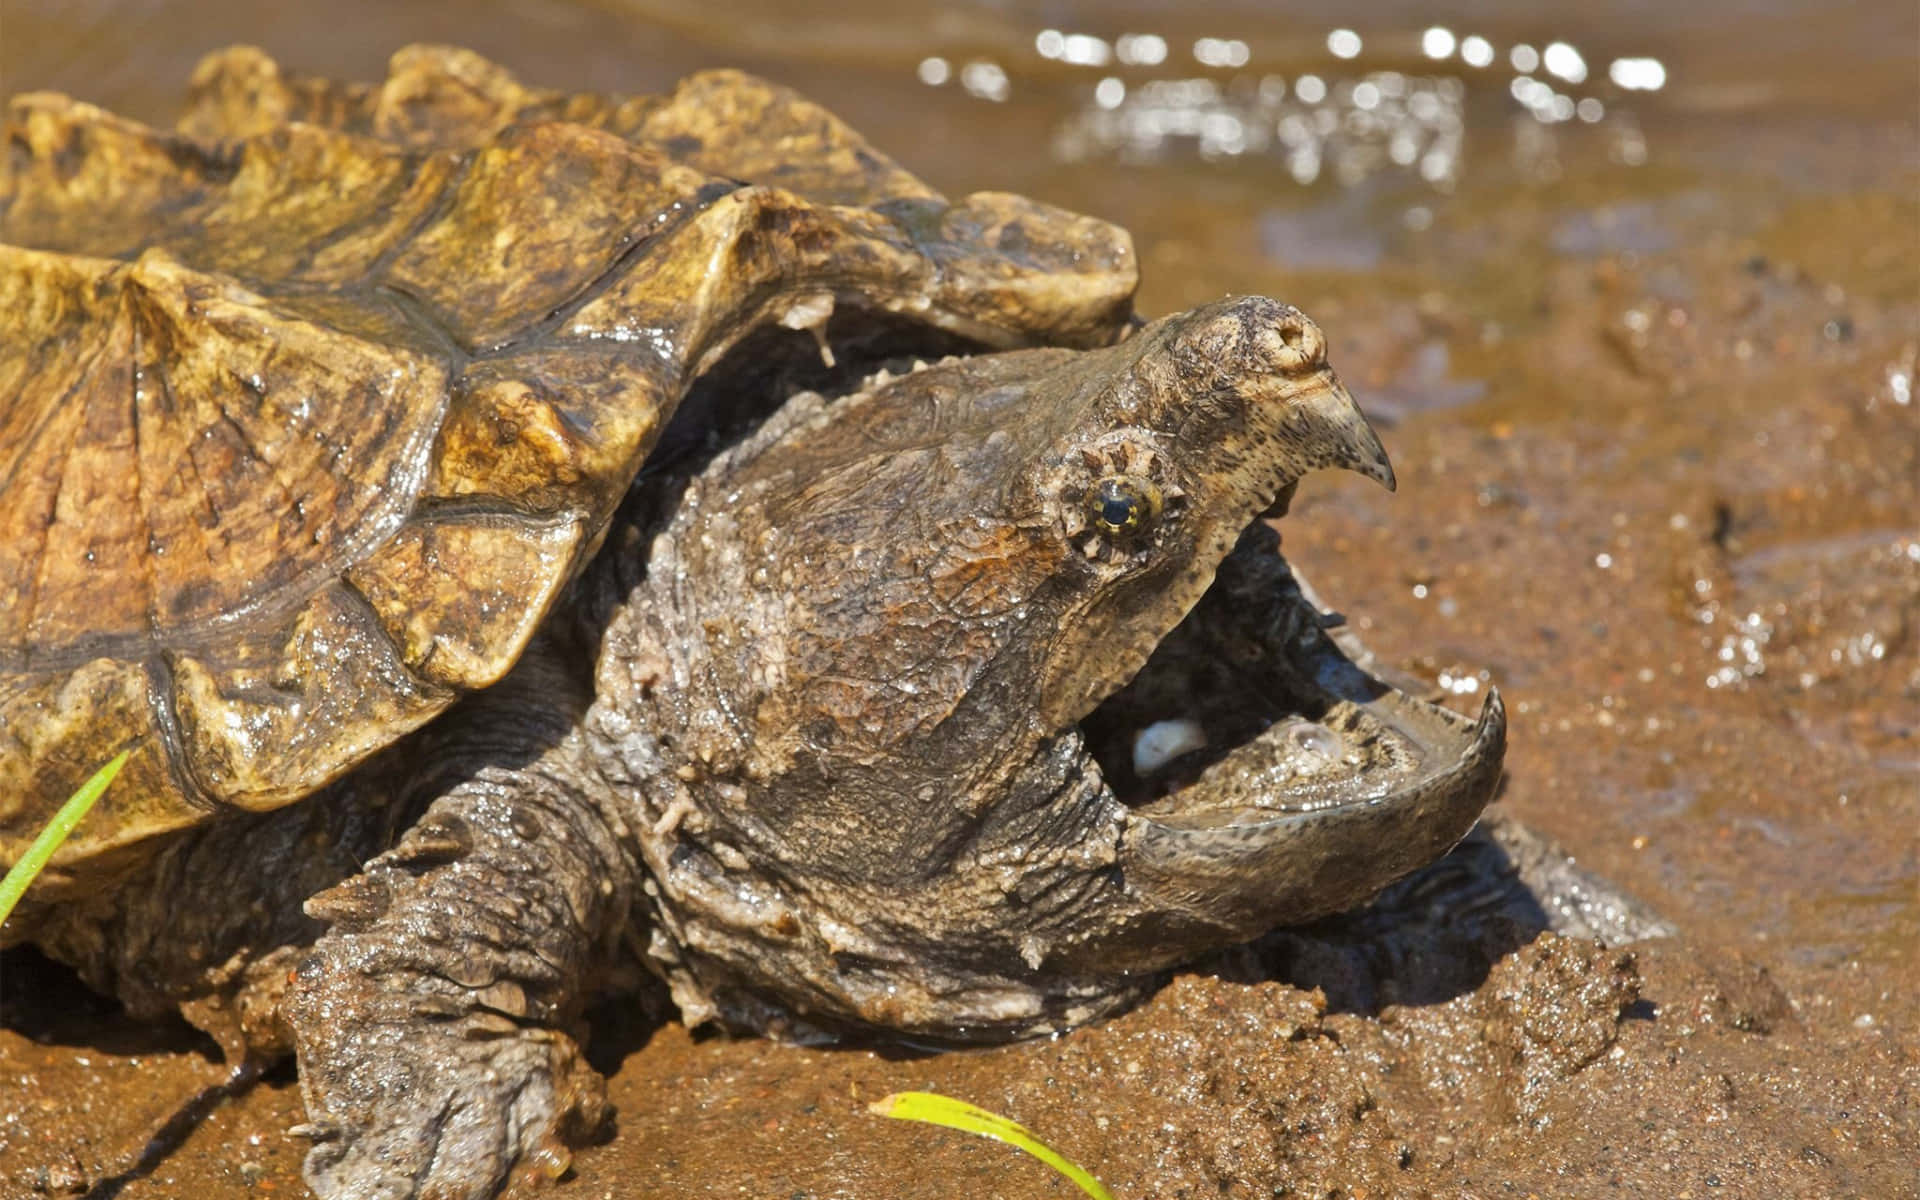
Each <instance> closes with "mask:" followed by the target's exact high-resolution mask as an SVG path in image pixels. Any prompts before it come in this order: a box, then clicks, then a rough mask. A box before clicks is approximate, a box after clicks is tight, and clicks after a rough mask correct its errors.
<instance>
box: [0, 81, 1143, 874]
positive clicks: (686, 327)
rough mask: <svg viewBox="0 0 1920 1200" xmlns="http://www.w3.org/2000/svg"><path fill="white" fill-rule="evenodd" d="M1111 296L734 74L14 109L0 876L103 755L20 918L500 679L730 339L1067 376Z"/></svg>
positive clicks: (1105, 333) (291, 792)
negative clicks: (110, 779)
mask: <svg viewBox="0 0 1920 1200" xmlns="http://www.w3.org/2000/svg"><path fill="white" fill-rule="evenodd" d="M1134 279H1135V270H1134V259H1133V256H1132V254H1131V250H1130V246H1129V244H1128V241H1127V238H1126V236H1125V234H1124V233H1122V232H1121V231H1119V230H1117V229H1115V228H1113V227H1111V226H1109V225H1106V224H1104V223H1102V222H1098V221H1093V220H1090V219H1088V218H1083V217H1078V216H1074V215H1072V214H1068V213H1064V212H1061V211H1058V210H1055V209H1051V208H1047V207H1045V206H1043V205H1039V204H1035V203H1033V202H1030V201H1026V200H1023V199H1020V198H1018V197H1014V196H1009V195H1003V194H993V193H981V194H976V195H973V196H970V197H967V198H966V199H964V200H961V201H958V202H949V201H948V200H946V199H944V198H943V197H941V196H940V195H939V194H937V193H936V192H934V191H933V190H932V189H931V188H929V187H928V186H927V185H925V184H924V183H922V182H921V181H920V180H918V179H916V178H915V177H914V176H912V175H911V174H909V173H907V172H906V171H905V170H903V169H901V168H900V167H899V166H897V165H896V164H894V163H893V162H892V161H891V160H889V159H888V158H887V157H886V156H884V155H882V154H880V153H879V152H877V151H875V150H874V149H872V148H871V147H870V146H868V145H867V144H866V143H865V142H864V141H863V140H862V139H861V138H860V137H859V135H857V134H856V133H854V132H853V131H852V130H851V129H849V128H848V127H847V126H846V125H844V124H843V123H841V122H840V121H839V120H837V119H836V118H835V117H833V116H832V115H831V114H829V113H828V112H826V111H825V110H824V109H822V108H820V107H818V106H817V105H814V104H812V103H810V102H808V101H806V100H804V99H802V98H801V97H799V96H798V95H796V94H794V93H793V92H791V91H789V90H787V89H785V88H782V87H778V86H775V85H772V84H768V83H765V82H762V81H760V80H757V79H754V78H751V77H749V76H746V75H743V74H739V73H736V72H728V71H718V72H708V73H703V74H700V75H696V76H693V77H691V78H689V79H688V80H686V81H685V82H684V83H682V84H681V85H680V86H679V87H678V89H677V90H675V91H674V92H673V93H672V94H671V95H667V96H662V97H634V98H625V97H617V96H599V95H569V94H563V93H559V92H551V91H542V90H537V89H532V88H527V87H524V86H522V85H521V84H519V83H518V82H517V81H516V80H515V79H514V78H513V77H512V76H511V75H510V74H509V73H508V72H507V71H505V70H504V69H503V68H501V67H499V66H497V65H495V64H493V63H490V62H488V61H486V60H485V59H482V58H480V57H478V56H477V55H474V54H471V53H467V52H464V51H459V50H453V49H448V48H443V47H412V48H409V49H406V50H403V51H401V52H400V53H399V54H397V55H395V56H394V59H393V61H392V64H391V72H390V74H389V76H388V78H387V79H386V81H385V82H384V83H381V84H378V85H356V84H336V83H330V82H326V81H320V80H313V79H304V78H300V77H296V76H293V75H291V74H289V73H287V72H284V71H282V70H281V69H280V68H279V67H278V66H277V65H276V64H275V63H274V62H273V61H272V60H270V59H269V58H267V57H266V56H265V55H264V54H262V53H261V52H259V51H257V50H251V49H245V48H240V49H233V50H228V51H225V52H222V53H220V54H216V55H215V56H213V57H212V58H210V59H209V60H207V61H206V62H205V63H203V64H202V66H201V67H200V69H199V70H198V71H197V72H196V74H195V76H194V80H193V86H192V91H191V96H190V102H189V106H188V110H187V112H186V115H185V117H184V118H183V119H182V121H181V123H180V127H179V129H178V130H176V131H173V132H164V131H159V130H155V129H152V128H149V127H146V126H143V125H140V124H138V123H135V122H132V121H128V120H125V119H122V118H119V117H116V116H114V115H112V114H110V113H107V112H104V111H102V110H100V109H98V108H95V107H92V106H90V105H87V104H84V103H80V102H77V101H74V100H71V99H68V98H66V97H63V96H57V95H51V94H44V93H42V94H29V95H24V96H21V97H18V98H16V99H15V100H14V101H13V102H12V103H11V105H10V107H9V111H8V114H7V124H6V145H5V159H4V162H0V861H12V859H14V858H15V857H17V856H18V854H19V852H20V851H21V849H23V848H24V846H25V845H26V843H27V842H28V841H29V840H30V839H31V838H32V837H33V835H34V834H35V833H36V832H37V831H38V829H39V828H40V827H41V826H42V825H43V824H44V823H45V821H46V820H47V818H48V817H49V816H50V815H51V814H52V812H53V811H54V809H55V807H56V806H57V805H58V804H59V803H60V802H61V801H62V800H63V799H64V798H65V797H66V796H67V795H68V794H69V793H70V792H71V791H72V790H73V788H74V787H76V786H77V785H78V784H79V783H80V781H82V780H83V779H85V778H86V777H87V776H88V775H89V774H90V773H92V771H93V770H94V769H95V768H97V767H98V766H99V765H100V764H101V763H103V762H105V761H106V760H107V759H108V758H110V757H111V756H113V755H114V754H116V753H118V752H119V751H121V750H129V751H131V758H130V760H129V762H128V765H127V767H126V769H125V771H124V773H123V775H122V777H121V780H120V781H119V782H118V783H116V785H115V786H114V788H113V789H111V790H110V792H109V794H108V797H107V799H106V800H105V801H104V802H103V804H102V806H101V809H100V810H98V811H97V812H96V813H95V814H94V815H93V816H92V817H90V818H89V820H88V821H87V822H86V823H85V824H84V825H83V826H82V827H81V830H80V831H79V832H78V834H77V835H76V836H75V837H74V838H73V840H72V841H70V842H69V844H68V846H67V847H66V849H65V850H64V851H63V852H62V854H61V857H60V858H59V859H58V860H56V867H57V869H56V870H55V871H54V872H52V873H51V876H52V878H51V880H50V882H51V881H54V880H66V881H72V880H74V879H80V880H96V881H97V879H98V876H99V871H100V870H103V869H104V868H99V867H97V866H96V865H90V864H97V863H98V862H100V861H102V854H103V852H104V851H108V850H113V849H116V848H123V849H124V848H129V847H134V848H135V849H133V850H131V851H129V852H128V853H121V854H115V855H110V856H107V858H109V859H111V860H114V861H126V860H128V859H133V860H137V858H138V857H139V851H138V850H137V846H138V845H139V843H140V842H141V841H142V840H143V839H146V838H149V837H152V836H153V835H155V834H158V833H162V832H165V831H168V830H173V829H179V828H183V827H186V826H189V825H192V824H195V823H197V822H200V821H202V820H205V819H207V818H208V817H209V816H211V815H214V814H218V813H220V812H222V811H224V810H230V809H246V810H262V809H269V808H274V807H277V806H280V805H284V804H287V803H289V802H291V801H294V800H297V799H299V798H300V797H302V796H305V795H307V794H308V793H310V792H312V791H313V790H314V789H315V788H317V787H320V786H321V785H323V784H326V783H327V782H328V781H330V780H333V779H335V778H337V777H338V776H339V775H341V774H342V773H343V772H345V771H347V770H348V769H349V768H351V767H352V766H353V765H354V764H355V763H357V762H360V761H361V760H363V759H364V758H366V757H367V756H368V755H369V754H371V753H373V752H375V751H377V750H379V749H380V748H382V747H384V746H387V745H389V744H391V743H392V742H393V741H394V740H395V739H397V738H400V737H402V736H404V735H405V734H406V733H407V732H408V731H410V730H412V729H414V728H416V727H418V726H419V725H420V724H422V723H423V722H425V721H427V720H430V719H431V718H432V717H433V716H435V715H436V714H437V713H439V712H441V711H442V710H444V709H445V708H446V707H447V706H448V705H449V704H451V703H452V702H453V701H454V700H455V699H457V698H458V697H459V696H460V695H461V694H463V693H465V692H469V691H471V690H474V689H476V688H483V687H486V686H487V685H489V684H491V683H493V682H494V681H496V680H498V679H499V678H500V677H501V676H502V675H503V674H505V673H506V671H507V670H508V669H509V668H510V667H511V666H512V665H513V663H514V661H515V659H516V658H517V657H518V656H519V655H520V653H521V651H522V649H523V648H524V647H525V646H526V644H527V642H528V639H529V638H530V637H531V636H532V635H533V633H534V631H535V630H536V628H537V627H538V626H539V624H540V622H541V621H542V620H543V619H544V618H545V616H546V615H547V613H548V612H549V610H550V609H551V607H552V606H553V604H554V602H555V600H556V598H557V596H558V595H559V594H560V592H561V590H562V589H563V587H564V586H565V584H566V583H567V581H568V580H569V579H570V578H571V577H572V576H573V575H574V574H575V573H576V572H577V571H578V570H579V569H580V568H581V566H582V565H583V564H584V562H585V561H586V560H587V559H588V558H589V557H590V556H591V555H592V553H593V551H594V549H595V547H596V546H597V544H598V541H599V538H600V536H601V534H602V533H603V532H604V530H605V528H606V525H607V523H608V521H609V520H610V518H611V515H612V513H613V511H614V508H615V506H616V505H617V504H618V503H619V501H620V498H621V496H622V495H623V494H624V492H625V490H626V489H627V487H628V485H629V483H630V482H631V481H632V479H633V478H634V475H635V473H636V471H637V470H638V468H639V466H640V464H641V462H642V461H643V460H644V458H645V456H646V454H647V452H648V450H649V448H650V447H651V446H652V445H653V444H654V442H655V440H656V438H657V436H658V435H659V433H660V431H661V428H662V426H663V425H664V423H665V422H666V420H667V418H668V417H669V416H670V415H671V414H672V412H673V410H674V409H675V407H676V405H677V404H678V403H679V401H680V399H681V398H682V396H684V395H685V394H686V392H687V390H688V388H689V387H690V386H691V384H692V383H693V381H694V380H695V379H696V378H698V377H699V376H700V374H701V373H702V372H703V371H705V370H707V369H708V368H709V367H711V366H712V365H713V364H714V363H716V362H717V361H719V360H720V358H721V356H722V355H723V354H724V353H725V352H726V351H727V350H728V349H729V347H732V346H734V345H735V344H736V343H738V342H739V341H740V340H741V339H742V338H743V337H744V336H746V335H747V334H748V333H751V332H753V331H755V330H756V329H764V328H768V327H778V326H781V325H784V326H786V327H788V328H791V329H796V330H797V329H804V328H808V327H818V326H820V325H821V324H822V323H823V322H826V321H827V320H828V319H829V314H832V316H831V319H832V320H833V321H834V322H835V327H836V328H838V327H840V325H841V323H842V322H846V323H857V322H859V321H861V320H863V319H874V318H877V317H879V316H883V315H884V316H886V317H887V318H888V319H890V320H894V321H901V320H905V321H908V322H911V323H913V325H914V326H916V327H921V326H924V327H926V328H929V329H939V330H944V331H947V332H948V333H950V334H957V335H960V336H962V337H964V338H966V339H968V340H970V341H971V342H973V343H975V344H978V345H981V346H986V347H1003V346H1015V345H1025V344H1035V343H1057V344H1066V345H1090V344H1098V343H1103V342H1107V341H1110V340H1112V339H1113V338H1114V337H1116V336H1118V334H1119V331H1120V330H1121V328H1122V326H1123V323H1124V322H1125V320H1126V318H1127V316H1128V314H1129V311H1130V297H1131V293H1132V289H1133V285H1134ZM856 327H857V326H856ZM792 336H796V337H797V336H801V335H800V334H797V333H796V334H794V335H792ZM76 868H79V869H76ZM54 894H56V895H57V894H58V888H57V887H56V888H55V890H54Z"/></svg>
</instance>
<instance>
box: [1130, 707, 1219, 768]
mask: <svg viewBox="0 0 1920 1200" xmlns="http://www.w3.org/2000/svg"><path fill="white" fill-rule="evenodd" d="M1206 744H1207V731H1206V730H1205V729H1203V728H1201V726H1200V722H1198V721H1195V720H1193V719H1191V718H1188V717H1180V718H1177V719H1175V720H1171V721H1155V722H1154V723H1153V724H1151V725H1149V726H1147V727H1146V728H1145V729H1142V730H1141V731H1140V732H1139V733H1138V734H1135V735H1134V739H1133V773H1134V774H1135V775H1138V776H1140V777H1141V778H1142V779H1144V778H1146V777H1147V776H1149V775H1152V774H1153V773H1154V772H1156V771H1158V770H1160V768H1162V767H1164V766H1166V765H1167V764H1168V763H1170V762H1172V761H1173V760H1174V759H1176V758H1179V757H1180V756H1181V755H1182V754H1186V753H1189V752H1191V751H1194V750H1199V749H1201V748H1203V747H1205V746H1206Z"/></svg>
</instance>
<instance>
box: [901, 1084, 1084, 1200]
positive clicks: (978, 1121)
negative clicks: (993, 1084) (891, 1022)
mask: <svg viewBox="0 0 1920 1200" xmlns="http://www.w3.org/2000/svg"><path fill="white" fill-rule="evenodd" d="M867 1110H868V1111H869V1112H873V1113H878V1114H879V1115H880V1116H883V1117H893V1118H895V1119H896V1120H901V1121H925V1122H926V1123H927V1124H929V1125H944V1126H946V1127H947V1128H948V1129H958V1130H960V1131H961V1132H962V1133H977V1134H979V1135H980V1136H981V1137H990V1138H992V1139H994V1140H995V1141H997V1142H1005V1143H1007V1144H1008V1145H1009V1146H1018V1147H1019V1148H1020V1149H1022V1150H1025V1151H1026V1152H1027V1153H1028V1154H1031V1155H1033V1156H1034V1157H1035V1158H1037V1159H1039V1160H1040V1161H1041V1162H1043V1163H1046V1164H1047V1165H1048V1166H1050V1167H1052V1168H1053V1169H1054V1170H1056V1171H1058V1172H1060V1173H1061V1174H1062V1175H1065V1176H1066V1177H1067V1178H1068V1179H1070V1180H1072V1181H1073V1182H1074V1184H1075V1185H1076V1186H1077V1187H1079V1189H1080V1190H1081V1191H1083V1192H1085V1193H1086V1194H1087V1195H1089V1196H1092V1197H1093V1200H1113V1193H1112V1192H1109V1191H1108V1190H1107V1189H1106V1188H1105V1187H1103V1186H1101V1183H1100V1181H1099V1180H1098V1179H1095V1178H1094V1177H1093V1176H1092V1175H1090V1174H1088V1173H1087V1172H1086V1170H1085V1169H1083V1168H1082V1167H1081V1166H1080V1165H1079V1164H1078V1163H1074V1162H1070V1161H1068V1159H1067V1158H1066V1157H1065V1156H1063V1155H1062V1154H1061V1153H1060V1152H1059V1151H1058V1150H1055V1149H1054V1148H1053V1147H1052V1146H1049V1145H1047V1144H1046V1143H1045V1142H1043V1141H1041V1140H1040V1139H1039V1138H1037V1137H1035V1136H1033V1133H1032V1131H1031V1130H1029V1129H1027V1128H1026V1127H1025V1126H1024V1125H1021V1124H1019V1123H1018V1122H1015V1121H1009V1120H1008V1119H1007V1118H1005V1117H1003V1116H1001V1115H1000V1114H999V1113H990V1112H988V1111H987V1110H986V1109H984V1108H975V1107H974V1106H973V1105H971V1104H968V1103H966V1102H965V1101H964V1100H955V1099H954V1098H953V1097H951V1096H942V1095H940V1094H939V1093H938V1092H895V1093H893V1094H892V1095H891V1096H882V1097H881V1098H880V1099H878V1100H875V1101H874V1102H873V1103H872V1104H869V1105H867Z"/></svg>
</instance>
